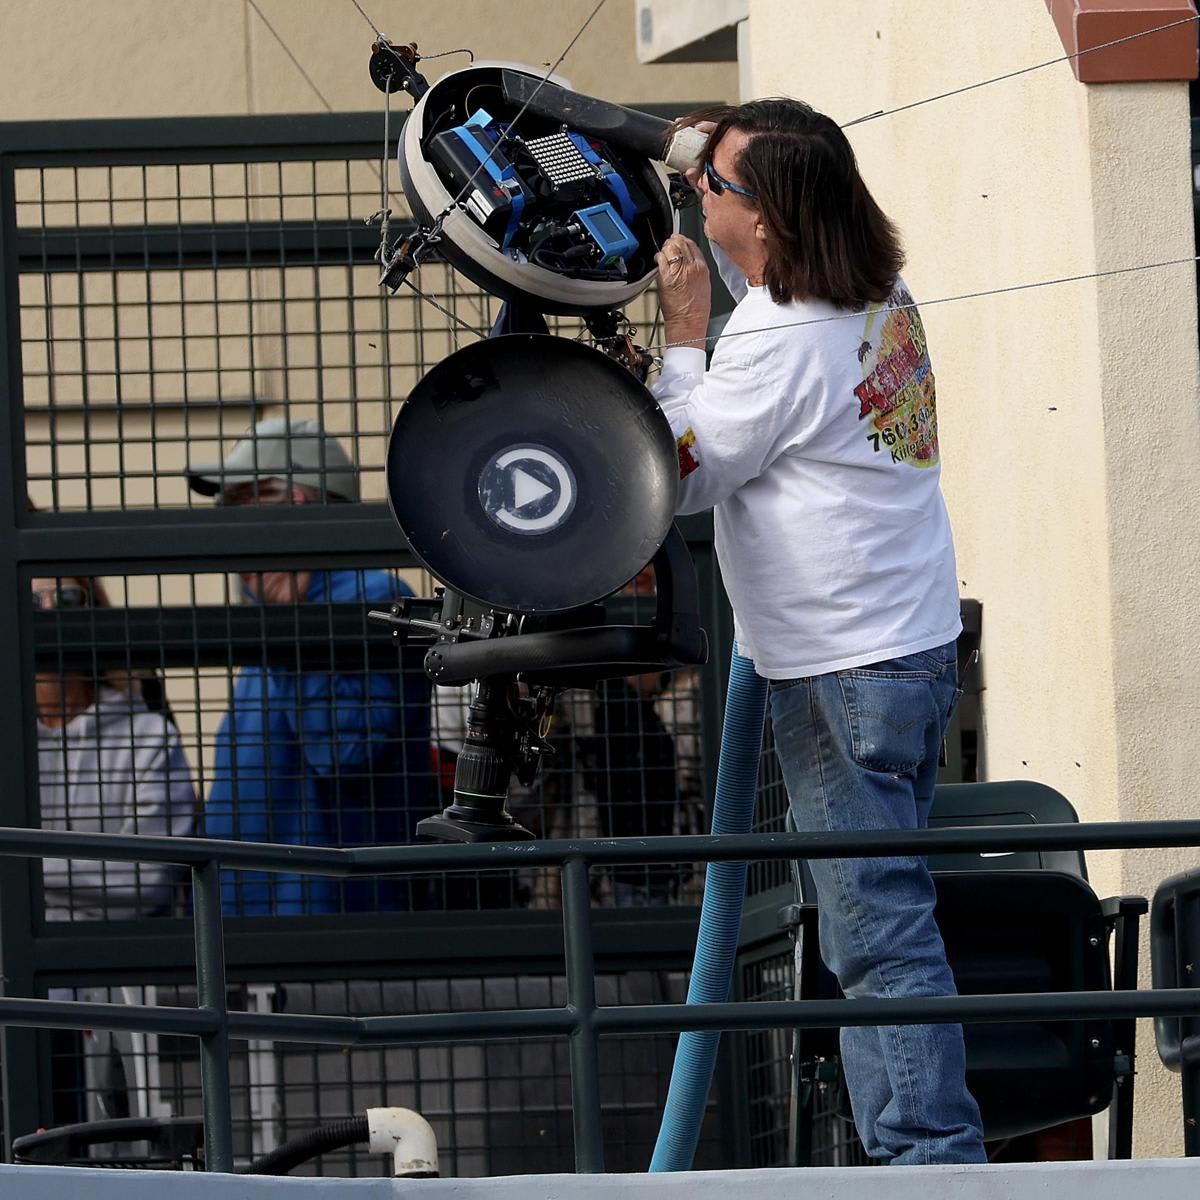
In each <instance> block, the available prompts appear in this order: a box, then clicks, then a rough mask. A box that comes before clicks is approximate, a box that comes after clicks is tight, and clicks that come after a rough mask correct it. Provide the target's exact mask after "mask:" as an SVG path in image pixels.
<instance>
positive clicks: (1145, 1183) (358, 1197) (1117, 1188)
mask: <svg viewBox="0 0 1200 1200" xmlns="http://www.w3.org/2000/svg"><path fill="white" fill-rule="evenodd" d="M881 1190H882V1191H883V1192H884V1193H886V1195H887V1198H888V1200H942V1198H943V1197H944V1198H945V1200H1027V1198H1028V1197H1037V1196H1046V1197H1053V1198H1054V1200H1146V1198H1147V1197H1153V1198H1154V1200H1195V1197H1196V1196H1197V1195H1198V1194H1200V1159H1148V1160H1146V1161H1143V1162H1120V1163H1110V1162H1075V1163H1069V1162H1068V1163H1028V1164H1022V1165H1019V1166H981V1167H897V1168H895V1169H892V1170H889V1171H888V1172H887V1174H886V1175H880V1174H879V1173H878V1171H877V1170H876V1169H873V1168H872V1169H863V1168H861V1167H859V1168H829V1167H815V1168H811V1169H809V1170H762V1171H694V1172H687V1173H685V1174H679V1175H516V1176H510V1177H507V1178H502V1179H412V1180H407V1179H303V1178H298V1179H288V1178H280V1179H273V1178H264V1177H262V1176H245V1175H205V1174H175V1173H171V1174H168V1173H165V1172H156V1171H105V1170H82V1169H72V1168H68V1167H11V1166H0V1195H2V1196H4V1198H5V1200H62V1197H63V1196H70V1197H72V1200H164V1197H165V1198H166V1200H198V1198H200V1197H204V1198H209V1197H211V1198H212V1200H225V1198H228V1200H288V1198H289V1197H290V1198H291V1200H334V1197H335V1196H336V1197H344V1198H345V1200H401V1198H403V1200H529V1198H530V1197H536V1198H537V1200H627V1198H632V1200H638V1198H641V1197H646V1198H651V1197H654V1198H658V1200H668V1198H669V1197H673V1196H674V1194H675V1193H676V1192H678V1193H679V1196H680V1198H681V1200H683V1198H684V1197H686V1200H728V1197H729V1196H731V1195H739V1194H740V1195H749V1196H754V1198H755V1200H795V1198H796V1197H797V1196H812V1197H820V1198H821V1200H879V1196H880V1194H881Z"/></svg>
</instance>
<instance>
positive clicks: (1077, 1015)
mask: <svg viewBox="0 0 1200 1200" xmlns="http://www.w3.org/2000/svg"><path fill="white" fill-rule="evenodd" d="M1168 846H1200V821H1145V822H1098V823H1095V824H1089V825H1074V824H1072V825H1066V824H1064V825H1039V826H1016V827H1014V826H1002V827H1001V826H988V827H976V828H964V829H938V830H922V831H919V832H904V833H896V832H872V833H855V834H849V835H847V834H810V833H804V834H801V833H795V834H748V835H741V836H723V837H716V836H691V837H660V838H625V839H607V840H603V839H595V840H586V841H544V842H533V843H528V842H526V843H518V844H484V845H470V846H460V845H429V846H403V847H400V846H398V847H375V846H372V847H358V848H348V849H335V848H324V847H311V848H309V847H295V846H276V845H266V844H262V843H250V842H223V841H215V840H210V839H201V838H165V837H155V838H151V837H131V836H122V835H117V834H84V833H71V832H49V831H45V830H38V829H12V828H9V829H0V856H7V857H26V858H29V857H42V856H48V855H53V856H57V857H64V858H80V859H92V860H94V859H104V860H108V861H118V862H157V863H171V864H178V865H180V866H184V867H188V868H189V869H190V870H191V875H192V886H193V893H192V898H193V917H194V935H195V959H196V983H197V1007H195V1008H191V1009H189V1008H158V1007H151V1006H139V1005H124V1004H96V1003H86V1002H81V1001H64V1000H38V999H22V998H17V997H5V998H0V1024H5V1025H20V1026H40V1027H49V1028H67V1029H81V1028H87V1027H99V1028H107V1029H120V1030H131V1031H135V1032H147V1033H150V1032H153V1033H174V1034H181V1035H187V1036H193V1037H196V1038H198V1039H199V1041H200V1057H201V1080H202V1088H203V1114H204V1140H205V1146H204V1149H205V1163H206V1166H207V1168H208V1169H209V1170H212V1171H230V1170H232V1168H233V1141H232V1121H231V1103H230V1091H229V1041H230V1039H231V1038H247V1039H255V1040H262V1041H278V1040H294V1041H296V1040H298V1041H307V1042H323V1043H332V1044H336V1045H342V1046H360V1045H368V1044H373V1045H380V1044H384V1043H393V1044H394V1043H400V1042H406V1043H420V1042H427V1041H435V1040H436V1041H467V1040H470V1039H474V1038H480V1037H487V1038H520V1037H533V1036H559V1037H566V1038H567V1039H568V1042H569V1047H570V1052H569V1059H570V1072H571V1091H572V1107H573V1122H574V1130H575V1164H576V1169H577V1170H578V1171H580V1172H599V1171H603V1170H604V1146H603V1138H602V1129H601V1108H600V1060H599V1047H598V1039H599V1038H600V1037H601V1036H602V1035H605V1034H619V1033H655V1032H666V1031H680V1030H688V1029H707V1030H725V1031H735V1030H752V1029H765V1028H776V1027H785V1026H792V1027H795V1026H799V1027H804V1028H832V1027H840V1026H846V1025H880V1024H891V1025H894V1024H929V1023H938V1022H955V1023H959V1022H962V1023H969V1022H974V1021H983V1022H986V1021H1005V1022H1010V1021H1041V1020H1049V1019H1055V1020H1064V1019H1074V1020H1085V1019H1089V1018H1090V1019H1096V1018H1103V1019H1113V1018H1122V1017H1126V1018H1127V1017H1148V1016H1154V1017H1179V1016H1190V1015H1196V1014H1200V990H1197V989H1190V988H1170V989H1159V990H1155V991H1124V992H1104V991H1092V992H1045V993H1035V994H1029V993H1023V994H1006V995H999V994H996V995H975V996H946V997H921V998H917V999H906V1000H882V999H881V1000H865V999H858V1000H854V1001H853V1002H852V1003H848V1002H847V1001H845V1000H831V1001H824V1000H803V1001H761V1002H756V1003H746V1002H743V1003H725V1004H706V1005H696V1006H688V1005H681V1004H657V1005H622V1006H600V1005H597V1003H596V995H595V985H594V965H595V959H594V952H593V945H592V920H593V918H592V910H591V896H590V891H589V886H588V876H589V872H590V870H591V868H592V867H593V866H601V865H610V866H611V865H631V864H647V863H652V864H662V863H678V862H701V861H703V862H711V861H718V860H722V861H752V860H780V859H793V858H804V859H812V858H832V857H877V856H888V855H893V854H919V855H930V854H936V853H956V852H957V853H971V852H978V851H1009V852H1019V851H1022V850H1024V851H1032V850H1052V849H1060V850H1062V849H1069V850H1111V849H1148V848H1152V847H1168ZM531 865H532V866H547V867H558V868H559V869H560V870H561V872H562V884H563V887H562V920H563V938H564V943H563V944H564V955H565V969H566V981H567V1003H566V1004H565V1005H564V1006H563V1007H561V1008H532V1009H508V1010H499V1011H491V1012H473V1013H472V1012H467V1013H463V1012H454V1013H433V1014H425V1013H422V1014H412V1015H408V1014H406V1015H400V1016H383V1017H335V1016H315V1015H314V1016H304V1015H282V1014H260V1013H238V1012H230V1011H229V1010H228V1008H227V1005H226V994H225V952H224V940H223V922H222V915H221V892H220V870H221V868H222V867H226V868H232V869H235V870H238V869H240V870H260V871H288V872H299V873H303V874H314V875H326V876H335V877H341V878H347V877H353V876H373V875H382V874H391V873H395V872H400V871H404V872H409V871H416V872H425V871H446V870H482V869H505V868H515V867H521V866H531Z"/></svg>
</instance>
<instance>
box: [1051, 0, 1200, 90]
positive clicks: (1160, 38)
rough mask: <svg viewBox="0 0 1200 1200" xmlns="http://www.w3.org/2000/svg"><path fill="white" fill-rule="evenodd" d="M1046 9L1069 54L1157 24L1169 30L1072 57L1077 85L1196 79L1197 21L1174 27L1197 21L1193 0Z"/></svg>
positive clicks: (1105, 1)
mask: <svg viewBox="0 0 1200 1200" xmlns="http://www.w3.org/2000/svg"><path fill="white" fill-rule="evenodd" d="M1046 7H1047V8H1048V9H1049V10H1050V15H1051V17H1053V18H1054V25H1055V27H1056V28H1057V29H1058V36H1059V37H1060V38H1061V39H1062V44H1063V46H1064V48H1065V49H1066V51H1067V53H1068V54H1078V53H1080V52H1081V51H1086V50H1091V49H1092V47H1094V46H1103V45H1104V44H1105V43H1106V42H1114V41H1117V39H1119V38H1127V37H1130V36H1131V35H1133V34H1137V33H1142V32H1143V31H1145V30H1147V29H1154V28H1156V27H1158V26H1160V25H1172V26H1173V28H1170V29H1164V30H1163V31H1162V32H1161V33H1152V34H1148V35H1147V36H1146V37H1135V38H1133V40H1132V41H1127V42H1122V43H1121V44H1120V45H1119V46H1112V47H1110V48H1109V49H1107V50H1096V51H1095V52H1094V53H1088V54H1084V55H1083V57H1082V58H1073V59H1072V60H1071V69H1072V70H1073V71H1074V72H1075V78H1076V79H1078V80H1079V81H1080V82H1081V83H1131V82H1139V81H1143V80H1148V79H1195V78H1196V63H1197V55H1196V46H1197V27H1198V26H1200V22H1197V21H1192V22H1190V23H1188V24H1178V23H1177V22H1182V21H1186V20H1187V18H1188V17H1195V16H1196V5H1195V3H1194V2H1193V0H1046Z"/></svg>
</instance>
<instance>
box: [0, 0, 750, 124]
mask: <svg viewBox="0 0 1200 1200" xmlns="http://www.w3.org/2000/svg"><path fill="white" fill-rule="evenodd" d="M362 7H363V8H364V9H365V10H366V12H367V14H368V15H369V16H370V18H371V20H372V21H373V22H374V23H375V25H376V26H377V27H378V28H379V29H380V30H381V31H382V32H383V33H384V34H385V35H386V36H387V37H389V38H391V39H392V40H393V41H396V42H409V41H415V42H416V43H417V44H418V45H419V47H420V49H421V51H422V53H425V54H435V53H438V52H439V51H445V50H453V49H457V48H459V47H463V46H465V47H468V48H469V49H472V50H474V51H475V54H476V56H478V57H481V58H499V59H510V60H513V61H517V62H523V63H528V64H530V65H532V66H537V65H538V64H540V63H546V64H547V65H549V63H551V62H553V61H554V60H555V59H557V58H558V56H559V55H560V54H561V53H562V51H563V49H564V48H565V47H566V45H567V43H568V42H569V41H570V40H571V38H572V37H574V35H575V34H576V33H577V32H578V30H579V28H580V26H581V25H582V24H583V22H584V21H585V20H586V18H587V16H588V14H589V13H590V12H591V11H592V10H593V9H594V8H595V3H594V0H505V2H504V3H499V2H497V0H455V3H453V4H435V3H428V2H427V3H423V4H412V3H410V2H409V0H369V2H368V0H363V3H362ZM260 14H261V15H260ZM264 18H265V20H264ZM267 22H269V23H270V25H271V26H272V27H273V28H274V30H275V33H272V32H271V30H270V29H268V27H267ZM0 29H3V37H0V97H2V102H0V114H2V119H4V120H10V121H11V120H44V119H47V118H51V117H101V116H103V117H131V116H171V115H175V114H187V115H195V114H207V113H227V114H229V113H234V114H236V113H266V112H319V111H322V110H323V109H324V107H325V102H328V104H329V105H330V106H331V107H332V108H333V109H334V110H337V111H356V112H357V111H364V110H373V109H375V108H379V107H381V105H382V95H381V93H380V92H378V91H377V90H376V89H375V87H374V86H373V85H372V83H371V81H370V80H369V78H368V77H367V59H368V57H369V56H370V49H371V42H372V40H373V37H374V35H373V33H372V31H371V28H370V26H369V25H368V24H367V23H366V21H365V20H364V19H363V17H362V16H360V15H359V13H358V12H357V11H356V10H355V8H354V5H353V4H352V3H351V0H254V3H253V4H251V3H250V2H249V0H201V2H200V3H196V4H171V3H164V2H163V0H56V2H55V3H54V4H31V3H29V2H28V0H0ZM275 34H278V37H276V36H275ZM280 39H282V41H283V42H284V43H286V46H287V49H286V50H285V49H284V46H283V45H281V44H280ZM289 51H290V54H291V57H289V53H288V52H289ZM293 57H294V59H295V61H293ZM466 61H467V59H466V57H465V56H463V55H458V56H455V57H453V58H445V59H439V60H438V61H437V62H429V63H428V64H426V65H427V67H428V68H429V69H430V78H433V77H434V76H436V75H440V74H442V73H443V71H444V70H450V69H452V68H454V67H458V66H461V65H463V64H464V63H466ZM433 68H440V69H438V70H433ZM559 70H560V72H561V73H563V74H566V75H567V76H568V77H569V78H570V79H571V81H572V82H573V83H574V84H575V86H576V87H577V88H579V89H580V90H582V91H589V92H594V93H595V94H597V95H602V96H607V97H609V98H612V99H618V100H622V101H642V102H650V101H668V100H693V99H695V100H705V99H713V98H721V97H724V96H726V95H729V94H730V93H731V92H732V91H733V89H734V88H735V87H736V68H735V67H734V66H733V65H732V64H730V63H713V64H705V65H696V66H692V65H674V66H658V65H655V66H642V65H640V64H639V63H638V61H637V56H636V54H635V37H634V3H633V0H608V2H607V3H606V4H605V5H604V7H603V8H602V9H601V10H600V13H599V15H598V16H597V17H596V19H595V20H594V21H593V22H592V23H591V25H590V26H589V27H588V29H587V31H586V32H585V33H584V34H583V36H582V37H581V38H580V39H579V41H578V43H577V44H576V46H575V48H574V49H573V50H572V51H571V52H570V54H568V55H567V58H566V59H565V61H564V62H563V65H562V66H561V67H560V68H559ZM305 75H307V76H308V78H309V80H311V83H310V82H309V81H308V80H306V79H305ZM318 92H319V93H320V96H318V94H317V93H318ZM321 97H324V101H323V100H322V99H321Z"/></svg>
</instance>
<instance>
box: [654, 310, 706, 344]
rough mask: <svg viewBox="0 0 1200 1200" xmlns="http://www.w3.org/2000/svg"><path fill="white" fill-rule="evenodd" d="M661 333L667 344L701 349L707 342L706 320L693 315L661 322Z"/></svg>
mask: <svg viewBox="0 0 1200 1200" xmlns="http://www.w3.org/2000/svg"><path fill="white" fill-rule="evenodd" d="M663 335H664V336H665V338H666V340H667V345H669V346H694V347H695V348H696V349H697V350H703V349H705V348H706V346H707V344H708V341H707V335H708V321H707V320H703V321H701V320H697V319H696V318H695V317H690V318H687V319H686V320H667V321H664V322H663Z"/></svg>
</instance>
